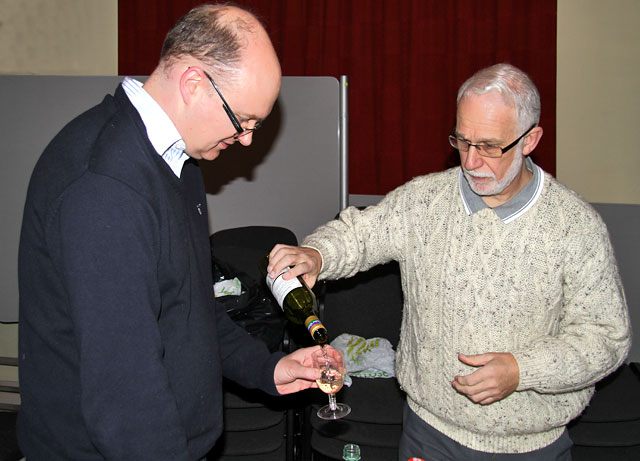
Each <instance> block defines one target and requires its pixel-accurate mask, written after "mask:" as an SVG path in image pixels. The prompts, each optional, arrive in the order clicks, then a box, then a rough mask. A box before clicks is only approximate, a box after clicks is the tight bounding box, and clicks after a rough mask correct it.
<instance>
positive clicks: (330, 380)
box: [311, 347, 351, 419]
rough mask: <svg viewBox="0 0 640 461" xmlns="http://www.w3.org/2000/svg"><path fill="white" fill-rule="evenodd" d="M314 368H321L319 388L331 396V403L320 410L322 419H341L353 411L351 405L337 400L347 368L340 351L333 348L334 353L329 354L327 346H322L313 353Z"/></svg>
mask: <svg viewBox="0 0 640 461" xmlns="http://www.w3.org/2000/svg"><path fill="white" fill-rule="evenodd" d="M311 360H312V363H313V367H314V368H318V369H319V370H321V373H322V374H321V376H320V379H317V380H316V382H317V383H318V388H320V390H321V391H322V392H324V393H326V394H327V395H328V396H329V405H325V406H324V407H322V408H320V410H318V417H319V418H321V419H339V418H342V417H344V416H347V415H348V414H349V413H351V407H349V405H346V404H344V403H337V402H336V395H335V394H336V392H338V391H339V390H340V389H341V388H342V385H343V384H344V376H345V375H346V373H347V370H346V369H345V367H344V361H343V359H342V356H341V354H340V352H339V351H338V350H337V349H333V351H332V354H328V353H327V350H326V347H322V348H320V349H319V350H318V351H315V352H314V353H313V354H312V355H311Z"/></svg>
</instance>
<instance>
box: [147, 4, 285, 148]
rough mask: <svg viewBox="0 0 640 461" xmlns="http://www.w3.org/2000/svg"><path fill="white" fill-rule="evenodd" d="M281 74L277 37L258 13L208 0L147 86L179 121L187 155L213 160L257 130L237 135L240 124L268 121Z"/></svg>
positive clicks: (179, 26) (166, 48) (183, 21)
mask: <svg viewBox="0 0 640 461" xmlns="http://www.w3.org/2000/svg"><path fill="white" fill-rule="evenodd" d="M211 78H212V79H213V81H215V83H216V84H217V87H218V88H219V91H220V92H221V93H220V94H223V95H224V98H225V99H226V103H227V104H228V108H227V109H224V110H223V106H222V99H221V96H220V95H219V94H218V93H217V92H216V91H215V90H214V87H213V83H212V82H210V79H211ZM281 80H282V78H281V71H280V63H279V61H278V57H277V56H276V52H275V50H274V49H273V45H272V44H271V40H270V39H269V36H268V34H267V32H266V30H265V29H264V27H263V26H262V24H261V23H260V21H259V20H258V19H257V18H256V17H255V16H254V15H253V14H251V13H250V12H248V11H246V10H244V9H242V8H239V7H236V6H231V5H227V4H221V5H201V6H198V7H196V8H194V9H192V10H191V11H189V13H187V14H186V15H185V16H183V17H182V18H180V19H179V20H178V22H177V23H176V25H175V26H174V27H173V28H172V29H171V30H170V31H169V33H168V34H167V38H166V40H165V43H164V45H163V47H162V54H161V58H160V63H159V65H158V67H157V68H156V70H155V71H154V72H153V73H152V74H151V75H150V76H149V78H148V79H147V81H146V82H145V85H144V88H145V89H146V91H147V92H148V93H149V94H150V95H151V97H153V98H154V99H155V101H156V102H157V103H158V104H159V105H160V106H161V107H162V109H163V110H164V111H165V112H166V113H167V115H168V116H169V118H170V119H171V120H172V121H173V123H174V125H175V126H176V128H177V129H178V131H179V133H180V135H181V137H182V138H183V139H184V141H185V144H186V146H187V149H186V152H187V154H189V155H191V156H192V157H194V158H205V159H213V158H215V157H216V156H217V155H218V153H219V152H220V151H221V150H223V149H225V148H226V147H227V146H229V145H230V144H233V143H234V142H235V141H236V140H238V141H239V142H241V143H242V144H244V145H249V144H251V140H252V135H247V136H243V137H242V138H237V139H234V138H232V136H233V135H234V134H235V132H236V131H237V130H236V129H235V128H234V126H240V127H241V128H244V129H250V128H252V127H253V126H255V125H256V123H258V122H260V121H262V120H264V118H266V117H267V116H268V115H269V113H270V112H271V109H272V108H273V104H274V103H275V100H276V98H277V97H278V93H279V91H280V83H281ZM228 109H229V110H230V113H232V114H233V118H235V119H236V120H232V121H231V120H230V119H231V117H232V116H231V115H229V114H228V113H225V112H226V111H228ZM236 122H238V123H236Z"/></svg>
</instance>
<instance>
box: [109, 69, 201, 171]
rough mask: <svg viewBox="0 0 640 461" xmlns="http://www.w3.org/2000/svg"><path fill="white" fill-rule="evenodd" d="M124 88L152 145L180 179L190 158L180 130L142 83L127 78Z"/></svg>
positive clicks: (123, 84)
mask: <svg viewBox="0 0 640 461" xmlns="http://www.w3.org/2000/svg"><path fill="white" fill-rule="evenodd" d="M122 88H123V89H124V91H125V93H126V95H127V97H128V98H129V100H130V101H131V104H133V106H134V107H135V108H136V110H137V111H138V113H139V114H140V118H142V122H143V123H144V126H145V128H146V129H147V136H148V137H149V141H151V145H153V148H154V149H155V150H156V152H157V153H158V155H160V156H161V157H162V158H163V159H164V161H165V162H167V164H168V165H169V167H170V168H171V170H172V171H173V172H174V174H175V175H176V176H177V177H180V174H181V172H182V167H183V165H184V162H185V161H187V159H188V158H189V156H188V155H187V154H186V152H184V148H185V144H184V141H183V140H182V138H181V137H180V133H178V129H177V128H176V127H175V125H174V124H173V122H172V121H171V119H170V118H169V116H168V115H167V113H166V112H165V111H164V110H163V109H162V107H160V105H159V104H158V103H157V102H156V101H155V100H154V99H153V98H152V97H151V95H150V94H149V93H147V92H146V91H145V89H144V88H143V87H142V83H141V82H139V81H137V80H134V79H133V78H130V77H126V78H125V79H124V81H123V82H122Z"/></svg>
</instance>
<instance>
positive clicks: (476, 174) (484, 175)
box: [462, 167, 495, 179]
mask: <svg viewBox="0 0 640 461" xmlns="http://www.w3.org/2000/svg"><path fill="white" fill-rule="evenodd" d="M462 171H464V173H465V174H468V175H469V176H471V177H474V178H493V179H495V176H494V175H493V174H491V173H482V172H480V171H474V170H467V169H466V168H464V167H462Z"/></svg>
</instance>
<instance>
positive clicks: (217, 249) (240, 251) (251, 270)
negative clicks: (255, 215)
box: [210, 226, 298, 280]
mask: <svg viewBox="0 0 640 461" xmlns="http://www.w3.org/2000/svg"><path fill="white" fill-rule="evenodd" d="M210 241H211V252H212V253H213V255H214V256H215V257H216V258H217V259H220V260H223V261H229V262H232V264H233V267H234V269H237V270H239V271H242V272H244V273H245V274H247V275H249V276H251V277H252V278H253V279H255V280H259V279H260V278H262V275H261V274H260V268H259V267H260V266H259V264H260V261H261V259H262V257H263V256H264V255H265V254H267V253H268V252H269V251H271V249H272V248H273V247H274V245H276V244H277V243H284V244H287V245H297V244H298V240H297V238H296V236H295V234H294V233H293V232H292V231H290V230H289V229H286V228H284V227H277V226H246V227H234V228H231V229H223V230H219V231H217V232H215V233H213V234H212V235H211V238H210Z"/></svg>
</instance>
